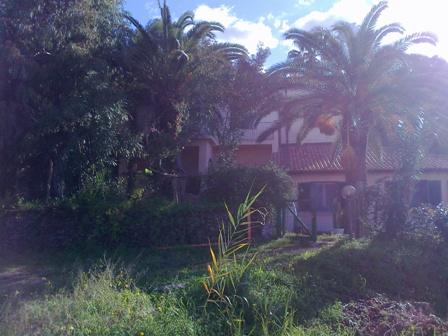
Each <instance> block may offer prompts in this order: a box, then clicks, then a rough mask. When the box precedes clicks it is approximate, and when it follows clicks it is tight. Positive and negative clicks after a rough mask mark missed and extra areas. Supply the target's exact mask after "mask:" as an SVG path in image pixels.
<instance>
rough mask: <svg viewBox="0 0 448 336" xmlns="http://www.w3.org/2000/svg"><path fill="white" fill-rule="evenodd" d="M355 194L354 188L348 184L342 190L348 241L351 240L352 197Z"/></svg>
mask: <svg viewBox="0 0 448 336" xmlns="http://www.w3.org/2000/svg"><path fill="white" fill-rule="evenodd" d="M355 194H356V188H355V187H354V186H352V185H350V184H348V185H346V186H345V187H343V188H342V191H341V196H342V199H344V200H345V205H346V206H345V210H346V211H345V212H346V214H347V224H348V225H347V226H348V231H349V232H348V233H349V235H350V239H351V238H353V206H352V203H353V202H352V200H353V196H354V195H355Z"/></svg>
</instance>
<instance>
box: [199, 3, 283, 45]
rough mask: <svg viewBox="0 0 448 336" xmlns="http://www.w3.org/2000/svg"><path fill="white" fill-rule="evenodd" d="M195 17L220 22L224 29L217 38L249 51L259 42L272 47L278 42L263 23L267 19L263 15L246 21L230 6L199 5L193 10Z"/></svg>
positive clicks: (269, 28) (268, 27)
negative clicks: (237, 44)
mask: <svg viewBox="0 0 448 336" xmlns="http://www.w3.org/2000/svg"><path fill="white" fill-rule="evenodd" d="M195 19H196V20H206V21H218V22H220V23H221V24H223V25H224V27H225V28H226V30H225V32H224V33H223V34H219V36H218V37H217V39H218V40H219V41H231V42H234V43H239V44H242V45H244V46H245V47H246V48H247V49H248V50H249V52H250V53H255V52H256V51H257V47H258V45H259V44H260V43H261V44H263V45H264V46H265V47H269V48H272V49H273V48H276V47H277V46H278V44H279V40H278V39H277V38H276V37H275V36H274V35H273V33H272V29H271V27H270V26H268V25H267V24H265V21H266V19H267V18H265V17H261V18H260V19H259V20H258V21H248V20H244V19H241V18H238V17H237V16H235V15H234V14H233V13H232V8H230V7H227V6H224V5H222V6H219V7H209V6H207V5H200V6H199V7H197V8H196V10H195ZM268 19H269V18H268Z"/></svg>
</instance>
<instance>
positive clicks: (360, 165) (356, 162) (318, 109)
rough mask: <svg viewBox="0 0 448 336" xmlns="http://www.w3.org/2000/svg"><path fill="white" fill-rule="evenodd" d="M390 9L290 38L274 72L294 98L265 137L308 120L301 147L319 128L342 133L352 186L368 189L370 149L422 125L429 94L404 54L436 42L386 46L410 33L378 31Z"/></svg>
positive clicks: (413, 39)
mask: <svg viewBox="0 0 448 336" xmlns="http://www.w3.org/2000/svg"><path fill="white" fill-rule="evenodd" d="M387 6H388V4H387V1H381V2H379V3H378V4H377V5H375V6H373V7H372V9H371V10H370V12H369V13H368V14H367V16H366V17H365V18H364V20H363V22H362V23H361V25H354V24H350V23H348V22H338V23H336V24H335V25H333V26H332V27H331V28H330V29H327V28H323V27H318V28H315V29H313V30H311V31H305V30H300V29H291V30H289V31H288V32H286V33H285V38H286V39H288V40H292V41H293V43H294V45H295V47H296V48H295V49H294V50H291V51H290V52H289V54H288V58H287V60H286V61H285V62H283V63H280V64H277V65H275V66H273V67H272V68H271V69H270V70H269V75H270V79H271V80H272V81H273V83H275V85H276V91H280V90H287V91H288V92H289V93H290V94H288V95H285V96H284V99H283V101H282V104H281V108H280V110H279V121H278V123H276V124H274V125H273V126H272V127H271V128H270V129H268V130H267V131H266V132H264V133H263V134H262V135H261V136H260V138H259V140H263V138H265V137H266V136H268V135H269V134H271V133H272V132H275V131H276V130H278V129H280V128H282V127H288V126H289V125H291V124H292V123H293V122H295V121H296V120H302V121H303V124H302V127H301V129H300V131H299V133H298V136H297V142H298V143H300V142H301V141H302V140H303V139H304V138H305V137H306V135H307V134H308V132H309V131H310V130H311V129H313V128H315V127H318V128H319V129H320V130H321V132H323V133H333V132H337V133H338V142H337V143H338V144H339V148H340V150H341V151H342V162H343V164H344V168H345V172H346V182H347V183H350V184H353V185H355V186H357V187H358V188H361V189H363V188H364V187H365V184H366V150H367V145H368V144H371V145H373V144H376V145H378V146H379V145H381V142H383V140H387V138H388V135H390V134H393V133H394V130H397V129H400V128H403V127H405V128H407V129H408V130H409V131H413V130H414V129H416V128H418V127H419V125H420V123H421V120H422V119H421V118H422V113H423V112H422V111H423V110H422V108H423V104H424V97H425V95H426V93H427V92H426V91H425V88H424V84H423V83H421V81H420V79H421V78H419V76H416V74H415V73H413V71H412V68H411V67H410V66H409V64H408V63H409V62H408V59H409V58H408V57H409V56H408V55H407V54H406V51H407V50H408V48H409V47H411V46H413V45H415V44H418V43H430V44H435V43H436V42H437V39H436V37H435V36H434V35H433V34H432V33H428V32H422V33H415V34H411V35H408V36H405V37H403V38H401V39H399V40H397V41H396V42H393V43H388V44H387V43H385V39H386V38H387V37H389V36H390V35H391V34H394V33H395V34H403V33H404V32H405V30H404V28H403V27H402V26H401V25H400V24H399V23H392V24H388V25H385V26H381V27H377V22H378V19H379V17H380V16H381V13H382V12H383V11H384V10H385V9H386V8H387ZM266 112H268V111H266Z"/></svg>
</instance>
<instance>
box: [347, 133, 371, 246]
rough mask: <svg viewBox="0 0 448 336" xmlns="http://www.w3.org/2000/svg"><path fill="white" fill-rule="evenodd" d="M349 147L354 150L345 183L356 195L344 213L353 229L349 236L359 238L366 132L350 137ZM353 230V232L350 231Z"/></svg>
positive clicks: (364, 175) (365, 184)
mask: <svg viewBox="0 0 448 336" xmlns="http://www.w3.org/2000/svg"><path fill="white" fill-rule="evenodd" d="M350 140H351V141H350V142H351V145H352V147H353V149H354V154H355V155H354V158H353V164H352V165H351V166H350V167H349V168H348V169H346V171H345V181H346V183H347V184H348V185H352V186H354V187H355V188H356V194H355V196H354V198H353V200H351V201H350V202H351V203H350V204H349V202H345V209H344V210H345V212H346V213H349V212H351V215H352V218H353V219H354V220H353V228H349V231H350V232H348V233H349V234H354V235H355V236H356V237H360V236H361V227H362V222H363V217H365V211H364V210H365V193H366V190H367V166H366V155H367V132H366V131H364V130H361V131H360V132H359V131H358V132H357V134H353V135H351V138H350ZM352 230H353V231H352Z"/></svg>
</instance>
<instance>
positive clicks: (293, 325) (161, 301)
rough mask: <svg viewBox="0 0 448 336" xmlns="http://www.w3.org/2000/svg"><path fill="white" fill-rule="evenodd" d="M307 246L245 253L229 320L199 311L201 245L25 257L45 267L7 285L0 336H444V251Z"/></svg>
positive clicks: (322, 242)
mask: <svg viewBox="0 0 448 336" xmlns="http://www.w3.org/2000/svg"><path fill="white" fill-rule="evenodd" d="M318 245H319V246H320V247H314V248H310V247H306V246H304V245H303V243H300V242H299V240H297V239H296V237H294V236H288V237H286V238H283V239H281V240H277V241H273V242H271V243H268V244H266V245H261V246H259V247H257V248H256V249H252V250H251V252H250V253H251V254H252V253H254V252H255V251H257V252H258V257H256V260H255V262H254V263H253V264H251V266H250V267H249V269H248V271H247V273H245V275H244V277H243V278H242V280H241V282H240V283H239V284H237V294H238V296H239V297H241V298H244V300H243V301H241V302H240V303H236V302H235V301H233V304H235V307H233V308H234V309H235V310H234V312H233V313H234V314H235V315H234V318H235V320H229V316H228V315H226V314H223V312H222V311H220V310H219V309H215V308H214V307H211V306H209V307H207V309H204V304H205V302H206V298H207V295H206V292H205V291H204V289H203V287H202V283H203V281H204V280H205V279H206V278H207V273H206V262H207V260H208V249H207V248H188V249H185V248H183V249H173V250H159V251H148V250H146V251H140V253H138V252H137V251H127V253H124V251H119V252H118V255H122V256H123V257H122V258H119V259H117V258H116V257H114V254H113V253H112V254H108V255H106V256H101V254H99V255H98V257H94V256H93V254H91V255H90V256H88V255H85V256H84V257H83V256H80V255H78V256H77V257H76V258H74V255H70V254H64V255H63V256H59V257H58V256H53V258H47V257H45V256H41V257H35V258H34V259H31V260H34V262H33V264H34V267H35V270H37V269H40V270H42V269H45V268H43V266H44V267H46V269H47V274H46V275H47V277H46V282H45V283H42V286H41V287H40V288H39V289H38V290H36V288H34V293H29V292H28V293H27V294H26V296H25V297H21V295H25V294H21V293H17V292H15V291H14V290H13V289H11V288H10V291H13V292H12V293H11V292H10V293H8V296H9V298H8V299H7V300H4V304H3V311H2V315H3V316H2V321H3V324H2V327H1V329H0V330H1V331H2V332H1V333H2V335H25V334H31V335H229V334H230V335H243V334H245V335H247V334H252V335H355V334H359V333H360V334H364V335H383V334H385V333H386V332H388V333H389V334H392V335H396V334H397V335H398V334H403V335H441V334H443V333H446V332H448V324H447V323H446V322H443V320H442V319H443V318H445V317H446V315H447V307H448V295H447V294H448V293H447V288H446V282H447V281H448V261H447V258H446V257H445V256H446V254H447V253H448V247H447V246H446V244H445V243H443V242H442V241H439V242H435V241H434V243H433V244H431V245H426V244H425V246H423V244H422V243H419V241H418V240H416V239H413V238H410V237H407V238H402V239H397V240H394V241H380V240H375V239H373V240H372V239H369V240H367V239H366V240H359V241H346V240H338V239H336V238H334V237H320V239H319V243H318ZM115 255H117V254H115ZM17 258H18V257H17V256H14V257H11V258H10V259H9V261H8V260H5V261H4V262H3V263H2V274H5V272H6V271H7V270H8V269H10V268H11V267H13V266H14V267H17V266H18V265H19V264H20V263H19V262H18V260H19V259H17ZM75 259H76V260H77V261H76V262H74V260H75ZM120 259H121V261H119V260H120ZM23 260H27V259H26V258H24V259H23ZM48 260H53V262H54V264H51V262H49V261H48ZM64 260H65V265H66V266H65V267H64V266H61V265H64V264H62V262H63V261H64ZM105 260H108V261H107V262H106V261H105ZM28 267H29V269H32V265H29V264H28ZM60 269H64V271H63V272H60V271H59V270H60ZM51 270H53V271H55V270H58V271H57V272H55V273H53V272H52V271H51ZM82 270H84V271H82ZM78 271H80V273H78V274H77V272H78ZM61 273H62V274H61ZM76 274H77V275H76ZM2 284H4V282H2ZM3 286H5V285H3ZM2 290H3V291H4V288H2ZM3 294H5V292H3ZM14 297H16V302H15V300H14ZM17 299H19V300H17ZM17 301H20V303H18V302H17ZM416 302H417V303H416ZM423 302H427V303H423ZM411 303H413V304H411ZM436 316H438V317H436Z"/></svg>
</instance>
